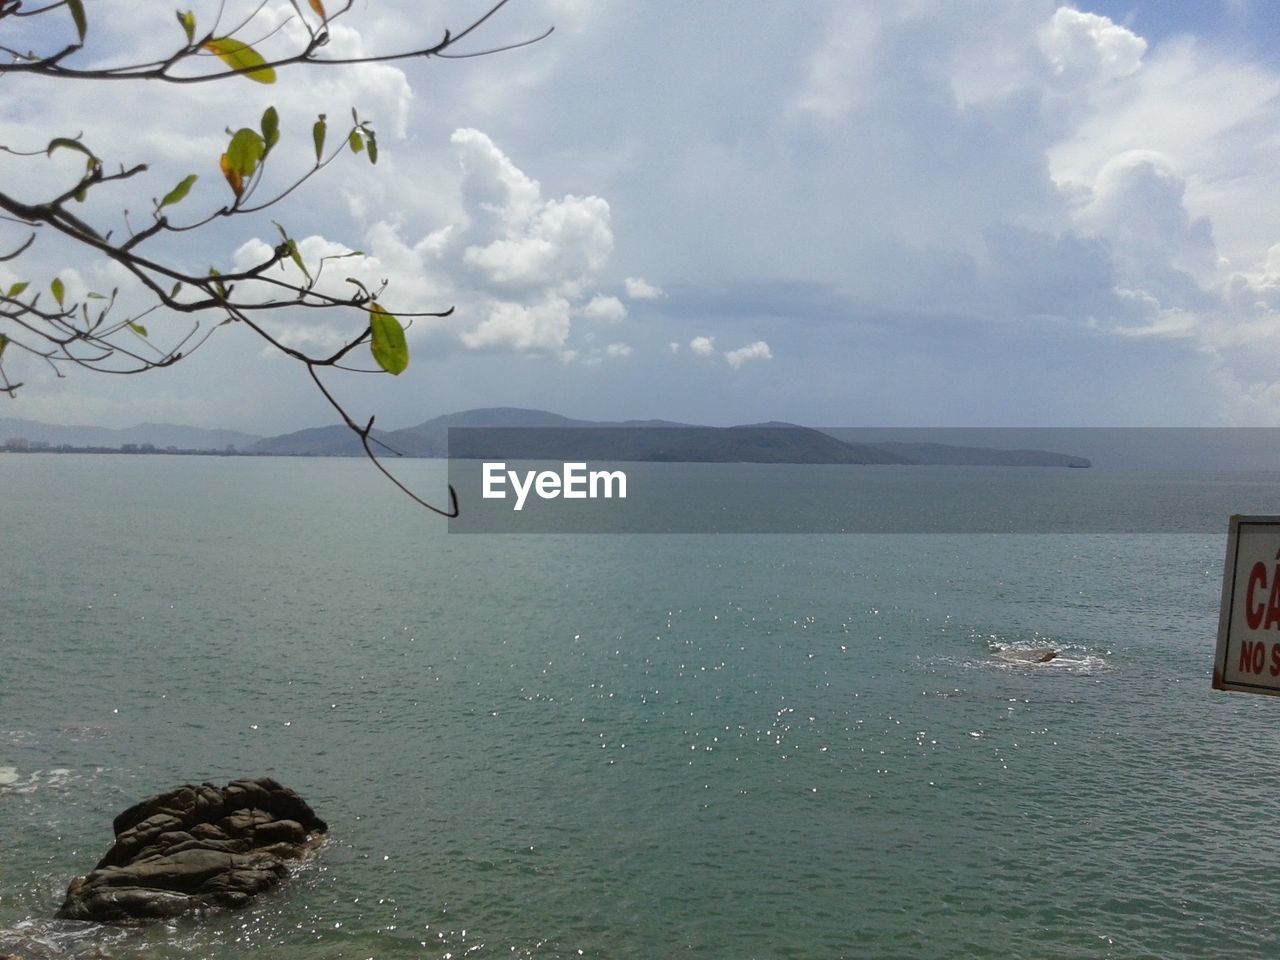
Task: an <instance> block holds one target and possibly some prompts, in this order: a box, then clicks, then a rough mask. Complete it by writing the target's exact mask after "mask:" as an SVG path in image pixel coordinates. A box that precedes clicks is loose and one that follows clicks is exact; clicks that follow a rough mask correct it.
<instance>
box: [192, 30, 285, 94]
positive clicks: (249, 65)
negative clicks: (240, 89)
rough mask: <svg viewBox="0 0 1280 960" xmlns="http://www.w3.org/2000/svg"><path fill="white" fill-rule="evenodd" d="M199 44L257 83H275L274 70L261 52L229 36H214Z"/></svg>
mask: <svg viewBox="0 0 1280 960" xmlns="http://www.w3.org/2000/svg"><path fill="white" fill-rule="evenodd" d="M201 46H202V47H203V48H204V49H206V50H208V51H209V52H210V53H216V54H217V55H218V56H219V57H221V58H222V62H223V63H225V64H226V65H227V66H228V67H230V68H231V69H232V70H241V71H244V75H245V76H246V77H248V78H249V79H250V80H256V81H257V82H258V83H275V82H276V72H275V71H274V70H272V69H271V68H270V67H268V66H267V61H266V60H264V59H262V54H260V53H258V51H257V50H255V49H253V47H251V46H249V45H248V44H247V43H241V42H240V41H239V40H235V39H233V38H231V37H215V38H214V39H212V40H206V41H205V42H204V43H202V44H201Z"/></svg>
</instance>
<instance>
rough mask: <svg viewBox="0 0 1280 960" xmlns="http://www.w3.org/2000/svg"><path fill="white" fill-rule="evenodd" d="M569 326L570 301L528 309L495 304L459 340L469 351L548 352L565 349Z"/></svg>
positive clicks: (552, 300) (553, 300) (550, 299)
mask: <svg viewBox="0 0 1280 960" xmlns="http://www.w3.org/2000/svg"><path fill="white" fill-rule="evenodd" d="M569 325H570V324H569V301H568V300H565V299H564V298H563V297H555V296H552V297H548V298H547V299H545V300H543V301H541V302H539V303H535V304H531V305H526V304H522V303H513V302H511V301H505V300H496V301H492V302H490V304H489V309H488V311H487V316H485V318H484V320H482V321H481V322H480V325H479V326H477V327H476V328H475V329H474V330H465V331H463V332H462V334H461V335H460V336H461V339H462V342H463V344H465V345H466V346H468V347H470V348H472V349H483V348H491V347H507V348H510V349H513V350H518V351H528V350H550V349H554V348H556V347H562V346H564V344H565V341H566V340H568V338H569Z"/></svg>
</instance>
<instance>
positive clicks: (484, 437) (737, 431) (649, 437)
mask: <svg viewBox="0 0 1280 960" xmlns="http://www.w3.org/2000/svg"><path fill="white" fill-rule="evenodd" d="M451 428H473V429H475V428H484V429H483V431H480V430H477V432H476V433H474V434H472V435H471V436H469V437H465V438H460V437H458V435H455V444H454V449H453V451H452V452H453V455H454V456H455V457H461V458H475V459H494V458H504V457H505V458H508V459H512V460H519V459H566V458H569V459H594V460H606V461H607V460H616V461H683V462H721V463H724V462H752V463H847V464H920V465H926V464H928V465H935V464H947V465H975V466H1041V467H1087V466H1089V465H1090V462H1089V460H1088V459H1086V458H1084V457H1077V456H1071V455H1069V454H1063V453H1054V452H1051V451H1046V450H1029V449H1001V448H993V447H982V446H957V445H952V444H945V443H935V442H908V441H901V440H888V439H886V440H879V439H877V440H869V439H867V438H866V437H859V436H857V434H858V432H859V431H857V430H853V429H841V428H835V429H823V430H816V429H813V428H810V427H803V426H798V425H796V424H793V423H785V422H781V421H769V422H765V423H756V424H745V425H742V426H734V427H708V426H701V425H697V424H685V423H678V422H674V421H670V420H624V421H594V420H577V419H574V418H572V417H565V416H561V415H560V414H556V413H551V412H549V411H546V410H533V409H525V408H521V407H486V408H479V409H474V410H462V411H458V412H456V413H450V414H445V415H443V416H439V417H433V418H431V419H429V420H424V421H423V422H422V423H419V424H417V425H416V426H412V427H404V428H401V429H398V430H375V431H374V432H373V435H372V437H373V439H374V440H375V441H377V442H376V443H375V445H374V449H375V450H376V451H378V452H380V453H388V452H390V455H393V456H394V455H397V454H398V455H400V456H405V457H415V458H418V457H425V458H444V457H447V456H449V454H450V448H449V431H450V429H451ZM530 428H536V429H530ZM880 433H883V431H880ZM15 439H23V440H26V441H28V442H29V443H36V444H48V445H50V446H53V447H57V446H61V445H67V446H72V447H85V448H107V449H116V448H119V447H122V446H124V445H125V444H132V445H135V446H142V445H144V444H150V445H152V446H154V447H156V448H157V449H159V450H164V449H166V448H168V447H174V448H177V449H179V450H216V451H219V452H221V451H225V450H226V449H227V448H228V447H231V448H233V449H234V450H235V451H236V452H238V453H249V454H258V455H274V456H313V457H353V456H361V455H363V452H364V451H363V449H362V447H361V445H360V440H359V438H358V437H357V436H356V435H355V434H354V433H352V431H351V430H350V429H348V428H347V427H346V426H344V425H342V424H333V425H331V426H325V427H309V428H307V429H305V430H297V431H294V432H292V433H286V434H280V435H278V436H273V437H257V436H254V435H252V434H247V433H241V432H238V431H234V430H209V429H204V428H199V427H184V426H179V425H176V424H164V423H143V424H138V425H137V426H135V427H129V428H127V429H121V430H116V429H110V428H106V427H92V426H60V425H56V424H46V423H40V422H38V421H34V420H23V419H16V418H0V446H3V445H4V444H5V443H6V442H8V441H12V440H15Z"/></svg>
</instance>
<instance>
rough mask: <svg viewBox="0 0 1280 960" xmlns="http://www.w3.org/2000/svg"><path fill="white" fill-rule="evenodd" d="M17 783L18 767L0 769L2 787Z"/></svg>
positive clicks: (0, 785) (0, 784)
mask: <svg viewBox="0 0 1280 960" xmlns="http://www.w3.org/2000/svg"><path fill="white" fill-rule="evenodd" d="M17 782H18V768H17V767H0V787H7V786H8V785H9V784H11V783H17Z"/></svg>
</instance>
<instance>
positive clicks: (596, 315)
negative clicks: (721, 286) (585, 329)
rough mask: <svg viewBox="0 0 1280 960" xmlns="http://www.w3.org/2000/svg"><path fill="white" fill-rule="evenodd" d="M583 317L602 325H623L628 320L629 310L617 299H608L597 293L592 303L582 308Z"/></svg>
mask: <svg viewBox="0 0 1280 960" xmlns="http://www.w3.org/2000/svg"><path fill="white" fill-rule="evenodd" d="M582 315H583V316H584V317H585V318H586V319H588V320H596V321H598V322H600V323H621V322H622V321H623V320H625V319H627V308H626V307H625V306H624V305H623V303H622V301H621V300H619V299H618V298H617V297H606V296H605V295H604V294H601V293H597V294H596V295H595V296H594V297H592V298H591V302H590V303H588V304H587V305H586V306H585V307H583V308H582Z"/></svg>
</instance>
